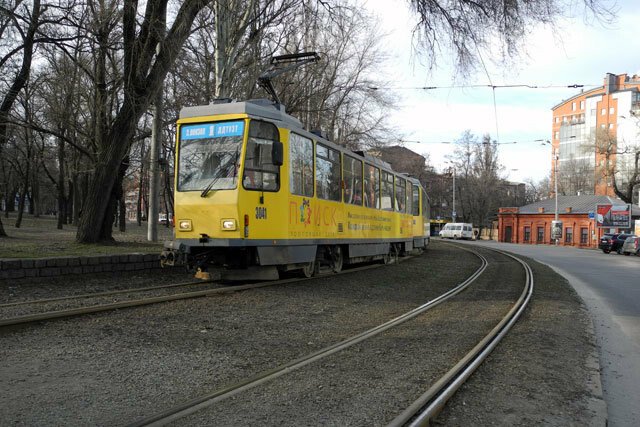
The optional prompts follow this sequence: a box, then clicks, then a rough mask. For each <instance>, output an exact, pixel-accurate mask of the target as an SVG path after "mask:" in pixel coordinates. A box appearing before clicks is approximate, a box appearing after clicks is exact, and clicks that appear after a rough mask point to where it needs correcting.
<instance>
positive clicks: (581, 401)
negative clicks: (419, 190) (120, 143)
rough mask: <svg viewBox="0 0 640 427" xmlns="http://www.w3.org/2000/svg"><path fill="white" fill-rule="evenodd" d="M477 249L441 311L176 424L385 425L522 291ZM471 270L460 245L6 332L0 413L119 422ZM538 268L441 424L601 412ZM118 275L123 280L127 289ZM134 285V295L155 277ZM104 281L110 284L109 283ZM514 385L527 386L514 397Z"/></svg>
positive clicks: (567, 317) (555, 286)
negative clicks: (504, 339)
mask: <svg viewBox="0 0 640 427" xmlns="http://www.w3.org/2000/svg"><path fill="white" fill-rule="evenodd" d="M484 253H487V256H488V257H490V259H491V260H493V261H500V260H502V261H500V264H499V265H497V266H494V267H492V268H493V270H492V271H493V272H491V271H488V272H487V273H488V274H487V275H486V276H485V277H484V279H483V281H482V282H479V283H478V284H477V285H476V286H474V287H473V289H472V290H470V291H468V292H465V293H463V294H461V295H459V296H458V297H457V298H456V300H455V301H454V302H453V303H451V304H447V305H445V304H443V305H442V306H439V307H438V308H436V309H434V310H432V311H431V312H430V313H429V315H428V316H424V317H423V316H421V317H420V318H417V319H415V320H413V321H410V322H407V324H405V326H404V327H403V328H400V329H394V330H390V331H388V332H386V333H385V334H383V335H381V336H379V337H376V338H375V339H374V340H373V341H372V342H370V343H368V344H365V343H361V344H359V345H357V346H354V347H351V348H350V349H348V350H346V351H345V352H344V354H336V355H334V356H332V357H331V358H329V359H325V360H323V361H320V362H318V363H317V364H312V365H309V366H307V367H305V368H303V369H300V370H298V371H296V372H294V373H293V374H292V375H288V376H286V377H282V378H281V379H278V380H276V381H273V382H271V383H269V384H266V385H265V386H264V387H257V388H255V389H253V390H251V391H250V392H248V393H245V394H243V395H239V396H238V397H237V398H233V399H229V401H228V402H227V401H224V402H221V403H220V404H218V405H216V406H215V407H212V408H208V409H206V410H205V411H202V412H200V413H198V414H195V415H193V416H191V417H189V418H186V419H183V420H180V421H179V424H192V425H242V424H244V425H249V424H252V425H256V424H264V425H276V424H277V425H282V424H286V425H301V424H303V425H304V424H306V425H317V424H325V425H326V424H333V425H345V424H349V425H384V424H385V423H386V422H388V421H389V420H390V419H392V418H393V416H394V414H396V413H397V412H399V410H401V409H403V405H406V404H408V403H409V401H410V400H411V396H412V395H413V394H414V393H416V392H417V393H420V392H421V390H422V391H424V389H426V388H424V387H425V385H427V384H428V383H429V381H432V379H433V378H435V377H436V376H437V375H438V374H440V373H441V372H439V371H438V369H442V368H441V366H442V365H443V363H440V362H445V361H447V360H452V359H454V358H455V357H457V356H458V355H459V354H460V353H462V352H463V347H465V346H468V345H472V344H473V340H475V339H477V337H478V336H481V335H482V334H483V333H486V331H488V329H490V328H491V327H493V324H495V320H496V319H497V318H499V317H500V316H501V315H502V314H504V312H506V310H507V309H508V307H509V306H510V304H512V303H513V301H514V300H515V299H516V298H517V295H519V292H520V290H521V285H520V288H519V289H517V287H515V286H511V287H506V288H501V287H500V285H499V281H498V278H499V277H500V276H503V277H512V278H513V280H514V281H515V280H519V279H518V275H522V273H521V269H520V270H519V269H518V268H517V267H516V265H515V264H511V263H506V262H504V257H502V256H500V255H489V254H490V252H489V251H484ZM501 257H502V258H501ZM478 265H479V260H478V259H477V258H475V257H474V256H473V255H471V254H469V253H468V252H466V251H463V250H461V249H458V248H454V247H451V246H450V245H444V244H441V243H434V244H433V245H432V247H431V248H430V250H429V251H428V252H427V253H426V254H424V255H422V256H420V257H418V258H413V259H410V260H408V261H405V262H403V263H401V264H398V265H391V266H386V267H382V268H379V269H374V270H368V271H363V272H358V273H354V274H350V275H341V276H331V277H326V278H321V279H318V280H314V281H311V282H300V283H298V284H292V285H287V286H279V287H273V288H265V289H259V290H252V291H245V292H238V293H235V294H227V295H219V296H214V297H209V298H202V299H195V300H187V301H176V302H171V303H166V304H159V305H154V306H148V307H143V308H136V309H126V310H120V311H117V312H114V313H103V314H98V315H91V316H84V317H80V318H74V319H68V320H60V321H55V322H49V323H43V324H36V325H33V326H27V327H21V328H12V329H5V330H2V331H0V337H1V338H0V339H1V340H2V342H3V345H2V348H1V349H0V355H1V360H2V362H0V373H1V378H2V380H0V383H1V384H0V385H1V386H2V390H3V392H2V393H1V394H0V407H1V409H0V417H1V419H3V420H5V421H9V422H10V423H11V424H13V425H52V424H57V425H87V424H98V425H114V424H115V425H121V424H126V423H128V422H132V421H134V420H136V419H139V418H140V417H144V416H146V415H150V414H152V413H154V412H157V411H160V410H162V409H166V408H167V407H170V406H173V405H175V404H178V403H182V402H184V401H185V400H189V399H190V398H192V397H194V396H197V395H199V394H201V393H206V392H211V391H213V390H216V389H219V388H222V387H225V386H227V385H229V384H233V383H235V382H237V381H240V380H242V379H244V378H247V377H249V376H251V375H254V374H256V373H258V372H261V371H264V370H267V369H270V368H273V367H274V366H277V365H279V364H282V363H284V362H287V361H289V360H292V359H295V358H297V357H300V356H303V355H306V354H309V353H311V352H313V351H316V350H318V349H320V348H322V347H325V346H328V345H331V344H334V343H336V342H338V341H341V340H343V339H345V338H347V337H349V336H352V335H355V334H357V333H359V332H362V331H364V330H366V329H369V328H371V327H374V326H377V325H378V324H381V323H383V322H385V321H388V320H390V319H391V318H394V317H396V316H397V315H399V314H401V313H404V312H406V311H408V310H410V309H412V308H414V307H416V306H417V305H420V304H422V303H424V302H426V301H428V300H430V299H433V298H434V297H435V296H437V295H439V294H440V293H442V292H444V291H445V290H446V289H448V287H450V286H451V285H452V284H454V283H458V282H460V281H462V280H463V279H464V278H465V277H466V276H468V275H469V274H470V273H471V272H472V271H474V270H475V269H476V268H477V267H478ZM534 269H535V274H536V276H537V279H536V291H535V292H534V304H533V305H532V307H531V308H530V309H529V310H527V312H526V315H525V319H523V320H521V321H520V322H519V323H518V324H517V325H516V327H515V328H514V332H513V334H515V335H514V336H517V337H518V338H512V336H511V334H510V335H509V338H508V342H510V344H501V345H500V346H499V347H498V349H497V350H496V351H495V352H494V354H493V355H492V356H491V358H490V360H489V361H488V362H487V363H486V365H487V366H488V367H487V368H486V369H485V368H484V367H483V368H481V370H480V371H479V372H478V373H477V374H476V375H474V376H473V377H472V379H471V382H470V383H469V384H468V385H467V386H464V388H463V390H462V391H461V392H460V393H459V394H458V395H456V397H454V401H453V402H455V401H456V399H463V400H462V402H463V403H460V402H458V403H457V404H456V403H453V404H452V405H450V406H451V408H449V407H447V409H446V410H445V411H444V412H443V413H442V414H441V416H440V418H439V419H438V422H441V423H444V424H450V425H468V424H472V423H481V424H490V423H492V422H495V423H497V424H502V423H503V422H504V420H505V418H504V417H505V416H507V415H508V416H509V417H510V418H509V419H510V420H512V421H513V422H512V423H510V424H518V423H521V424H526V423H530V422H531V421H532V420H533V421H534V422H536V423H538V422H543V423H551V424H554V425H566V424H567V423H569V424H572V423H574V424H588V423H589V422H591V421H593V420H594V419H597V416H598V414H600V413H599V412H590V411H589V410H586V409H588V408H589V406H588V405H589V402H590V400H589V397H590V394H589V393H592V388H590V384H589V383H588V381H591V380H592V379H593V376H592V375H593V371H592V366H590V365H589V364H588V363H589V362H590V361H589V359H588V358H589V355H591V354H593V339H592V337H591V335H590V331H589V321H588V318H587V316H586V313H585V311H584V308H583V307H582V305H581V303H580V301H579V300H578V299H577V297H576V296H575V294H574V293H573V291H572V290H571V289H570V287H569V286H568V285H567V284H566V282H565V281H564V280H563V279H561V278H559V276H557V275H555V273H552V272H551V271H550V270H549V269H547V268H546V267H542V266H540V265H534ZM538 275H539V276H540V277H541V278H542V279H544V280H545V281H547V282H549V285H548V289H547V288H545V287H544V285H541V279H540V278H538ZM126 277H127V276H124V277H123V278H121V279H119V280H121V281H120V284H119V286H122V287H126V283H124V281H125V280H127V279H126ZM135 277H136V278H135V283H136V284H137V285H138V286H142V282H144V281H148V283H158V280H159V277H160V276H156V275H154V274H153V273H149V274H148V276H144V278H143V277H142V276H140V275H137V276H135ZM104 280H105V284H104V286H105V287H109V286H111V287H112V286H113V284H112V282H113V280H114V279H113V276H110V277H106V276H105V279H104ZM65 286H67V287H69V288H68V289H71V288H73V287H74V286H83V285H82V280H80V281H79V282H78V283H77V284H76V285H74V284H73V283H68V284H66V285H65ZM92 286H94V288H99V287H100V285H99V284H97V282H96V283H94V284H93V285H92ZM29 289H33V290H34V293H35V290H36V289H39V287H38V286H37V283H31V284H28V283H24V284H21V285H19V289H14V293H15V292H16V291H17V292H19V293H20V295H21V296H25V295H28V293H29ZM545 289H546V290H545ZM78 292H79V291H78ZM37 294H38V296H39V297H41V296H42V295H41V294H42V291H41V290H39V291H38V292H37ZM536 302H537V304H536ZM470 325H473V327H470ZM518 331H519V332H518ZM518 334H519V335H518ZM425 340H429V341H425ZM552 349H553V351H552ZM558 354H561V355H562V356H563V357H557V355H558ZM505 355H506V356H505ZM531 359H533V361H532V360H531ZM523 361H524V362H523ZM533 362H535V363H533ZM591 362H592V360H591ZM523 366H526V367H527V369H525V370H524V374H522V373H521V372H522V367H523ZM434 367H435V368H434ZM483 369H485V371H486V372H484V373H483ZM509 372H512V373H518V375H516V376H515V377H511V376H509V375H508V373H509ZM523 375H524V377H523ZM483 376H484V377H483ZM483 378H485V379H483ZM486 378H488V379H489V380H490V381H487V379H486ZM536 378H537V379H536ZM474 380H475V381H479V383H478V384H475V385H474ZM523 380H526V381H524V382H525V383H526V387H525V388H519V387H520V386H521V382H523ZM491 387H493V388H495V389H500V390H498V392H496V391H495V390H494V389H493V388H491ZM364 390H366V393H365V392H363V391H364ZM518 390H522V391H520V392H518ZM500 391H502V393H500ZM538 391H539V392H540V393H538ZM501 394H502V395H503V396H502V400H500V398H497V399H498V404H497V405H495V406H496V407H497V408H498V409H497V413H494V412H492V413H491V414H487V412H491V411H487V407H486V405H487V404H488V403H487V398H496V396H500V395H501ZM520 395H522V397H521V398H519V396H520ZM465 396H466V397H465ZM470 396H473V397H470ZM415 397H417V396H415ZM596 397H597V394H596ZM480 398H483V399H485V400H482V399H480ZM472 400H473V402H474V403H472V404H470V402H471V401H472ZM596 400H597V399H596ZM490 401H491V400H489V402H490ZM475 402H480V403H475ZM482 402H484V403H482ZM223 403H224V404H223ZM458 406H462V408H457V407H458ZM354 408H358V411H354ZM492 411H493V409H492ZM500 412H502V416H501V413H500ZM354 413H357V415H354ZM296 414H297V415H296ZM505 414H506V415H505ZM491 416H495V417H496V418H495V419H492V418H491ZM492 420H493V421H492ZM496 420H497V422H496ZM556 423H557V424H556Z"/></svg>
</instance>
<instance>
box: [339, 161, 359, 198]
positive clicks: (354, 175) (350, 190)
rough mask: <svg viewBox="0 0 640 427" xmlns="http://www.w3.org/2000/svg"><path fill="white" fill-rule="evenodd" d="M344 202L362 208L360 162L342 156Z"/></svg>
mask: <svg viewBox="0 0 640 427" xmlns="http://www.w3.org/2000/svg"><path fill="white" fill-rule="evenodd" d="M343 168H344V169H343V171H342V177H343V180H344V202H345V203H350V204H352V205H360V206H362V161H360V160H357V159H354V158H353V157H349V156H344V162H343Z"/></svg>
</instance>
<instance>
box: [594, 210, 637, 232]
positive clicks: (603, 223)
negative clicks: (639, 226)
mask: <svg viewBox="0 0 640 427" xmlns="http://www.w3.org/2000/svg"><path fill="white" fill-rule="evenodd" d="M596 225H597V226H598V227H603V228H616V227H617V228H630V227H631V205H629V204H626V205H596Z"/></svg>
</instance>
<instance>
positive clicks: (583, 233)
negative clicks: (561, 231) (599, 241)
mask: <svg viewBox="0 0 640 427" xmlns="http://www.w3.org/2000/svg"><path fill="white" fill-rule="evenodd" d="M588 238H589V229H588V228H587V227H581V228H580V243H582V244H583V245H586V244H587V242H588Z"/></svg>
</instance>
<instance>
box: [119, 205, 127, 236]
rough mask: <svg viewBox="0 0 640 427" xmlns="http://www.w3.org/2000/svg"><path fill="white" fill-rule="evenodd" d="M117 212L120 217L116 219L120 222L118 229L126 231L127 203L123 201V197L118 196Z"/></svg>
mask: <svg viewBox="0 0 640 427" xmlns="http://www.w3.org/2000/svg"><path fill="white" fill-rule="evenodd" d="M118 212H119V214H120V218H119V220H118V222H119V224H120V228H119V230H120V231H121V232H123V233H124V232H125V231H127V204H126V203H125V200H124V197H120V203H119V207H118Z"/></svg>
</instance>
